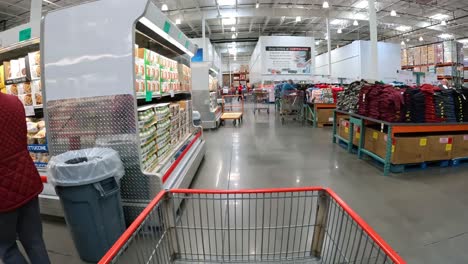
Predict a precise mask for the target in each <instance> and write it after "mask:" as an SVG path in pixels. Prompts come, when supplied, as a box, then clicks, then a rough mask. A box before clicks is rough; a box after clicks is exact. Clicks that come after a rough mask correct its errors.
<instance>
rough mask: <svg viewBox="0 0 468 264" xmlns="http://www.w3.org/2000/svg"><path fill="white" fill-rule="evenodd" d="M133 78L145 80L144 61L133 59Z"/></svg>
mask: <svg viewBox="0 0 468 264" xmlns="http://www.w3.org/2000/svg"><path fill="white" fill-rule="evenodd" d="M135 77H136V79H145V61H144V60H143V59H141V58H135Z"/></svg>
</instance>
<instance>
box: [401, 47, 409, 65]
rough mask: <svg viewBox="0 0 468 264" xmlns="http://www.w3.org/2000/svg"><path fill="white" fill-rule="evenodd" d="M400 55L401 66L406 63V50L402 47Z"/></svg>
mask: <svg viewBox="0 0 468 264" xmlns="http://www.w3.org/2000/svg"><path fill="white" fill-rule="evenodd" d="M400 57H401V66H407V65H408V50H407V49H402V50H401V56H400Z"/></svg>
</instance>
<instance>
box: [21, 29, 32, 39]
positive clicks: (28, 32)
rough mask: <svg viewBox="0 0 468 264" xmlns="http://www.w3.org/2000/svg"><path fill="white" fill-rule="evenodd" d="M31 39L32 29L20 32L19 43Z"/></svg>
mask: <svg viewBox="0 0 468 264" xmlns="http://www.w3.org/2000/svg"><path fill="white" fill-rule="evenodd" d="M30 38H31V28H26V29H23V30H21V31H20V32H19V41H23V40H28V39H30Z"/></svg>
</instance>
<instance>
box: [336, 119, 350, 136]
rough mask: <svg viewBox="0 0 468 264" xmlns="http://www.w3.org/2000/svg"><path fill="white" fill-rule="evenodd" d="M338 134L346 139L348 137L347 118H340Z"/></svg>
mask: <svg viewBox="0 0 468 264" xmlns="http://www.w3.org/2000/svg"><path fill="white" fill-rule="evenodd" d="M338 135H339V136H340V137H342V138H344V139H346V140H348V139H349V120H348V119H345V118H340V122H339V129H338Z"/></svg>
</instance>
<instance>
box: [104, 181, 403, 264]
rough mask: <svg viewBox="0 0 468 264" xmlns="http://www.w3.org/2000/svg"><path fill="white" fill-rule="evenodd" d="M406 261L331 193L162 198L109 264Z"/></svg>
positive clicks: (186, 193) (181, 193)
mask: <svg viewBox="0 0 468 264" xmlns="http://www.w3.org/2000/svg"><path fill="white" fill-rule="evenodd" d="M259 262H262V263H271V262H278V263H377V264H380V263H400V264H401V263H406V262H405V261H404V260H402V259H401V258H400V257H399V256H398V255H397V253H395V251H393V250H392V249H391V248H390V246H389V245H387V243H385V242H384V241H383V240H382V238H380V236H378V235H377V234H376V233H375V232H374V230H372V228H371V227H369V225H367V224H366V223H365V222H364V221H363V220H362V219H361V218H360V217H359V216H358V215H357V214H356V213H355V212H354V211H352V210H351V209H350V208H349V206H348V205H347V204H346V203H345V202H343V200H341V198H339V197H338V196H337V195H336V194H335V193H334V192H333V191H331V190H330V189H324V188H320V187H306V188H290V189H274V190H273V189H271V190H240V191H218V190H171V191H167V192H166V191H163V192H161V193H160V194H159V195H158V196H157V197H156V198H155V199H154V200H153V201H152V202H151V203H150V204H149V206H148V207H147V208H146V209H145V210H144V211H143V212H142V214H141V215H140V216H139V217H138V218H137V219H136V220H135V221H134V222H133V224H132V225H131V226H130V227H129V228H128V229H127V230H126V231H125V233H124V234H123V235H122V236H121V237H120V239H119V240H118V241H117V242H116V243H115V244H114V246H113V247H112V248H111V249H110V250H109V251H108V252H107V254H106V255H105V256H104V257H103V258H102V259H101V261H100V262H99V263H100V264H107V263H259Z"/></svg>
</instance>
